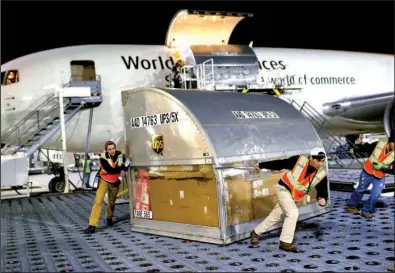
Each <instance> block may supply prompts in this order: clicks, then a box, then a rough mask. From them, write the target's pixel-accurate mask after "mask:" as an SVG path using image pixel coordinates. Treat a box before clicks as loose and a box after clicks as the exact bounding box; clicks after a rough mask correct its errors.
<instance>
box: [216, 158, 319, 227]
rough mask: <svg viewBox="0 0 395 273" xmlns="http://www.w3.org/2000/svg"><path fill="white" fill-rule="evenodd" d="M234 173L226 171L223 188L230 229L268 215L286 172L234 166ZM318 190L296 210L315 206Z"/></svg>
mask: <svg viewBox="0 0 395 273" xmlns="http://www.w3.org/2000/svg"><path fill="white" fill-rule="evenodd" d="M232 167H233V168H234V169H233V170H232V171H231V169H232V168H231V167H229V169H224V170H223V174H222V177H224V185H225V188H226V192H227V204H226V212H227V226H231V225H237V224H241V223H245V222H249V221H253V220H256V219H260V218H264V217H267V216H268V215H269V213H270V212H271V211H272V209H273V208H274V206H275V205H276V203H277V195H276V186H277V184H278V181H279V180H280V179H281V176H282V175H283V174H284V172H285V170H283V171H271V172H270V171H264V172H262V173H260V171H258V170H248V169H237V168H238V167H240V164H233V165H232ZM316 194H317V192H316V190H315V189H314V188H313V189H312V191H311V192H310V193H309V194H308V195H306V196H305V197H304V198H303V199H302V200H300V201H299V202H297V203H296V205H297V207H303V206H305V205H308V204H312V203H316V202H317V200H316Z"/></svg>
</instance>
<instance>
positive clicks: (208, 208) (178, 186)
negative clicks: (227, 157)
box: [133, 165, 219, 227]
mask: <svg viewBox="0 0 395 273" xmlns="http://www.w3.org/2000/svg"><path fill="white" fill-rule="evenodd" d="M135 173H136V174H137V175H136V179H135V181H136V185H134V188H135V189H136V193H135V198H133V199H134V205H133V208H134V210H135V209H141V206H140V205H139V204H140V203H141V202H142V201H141V200H142V198H141V196H143V195H144V191H142V189H143V188H144V187H142V186H141V185H140V184H141V183H142V182H143V181H142V179H140V178H139V177H138V172H135ZM148 187H149V207H145V208H144V209H145V210H149V211H151V212H152V220H156V221H163V222H173V223H179V224H190V225H199V226H209V227H218V226H219V221H218V202H217V190H216V177H215V175H214V172H213V168H212V166H207V165H206V166H198V167H197V166H193V167H192V166H171V167H166V166H161V167H160V168H155V167H152V168H151V169H150V171H149V172H148ZM139 189H140V190H139ZM144 209H143V210H144Z"/></svg>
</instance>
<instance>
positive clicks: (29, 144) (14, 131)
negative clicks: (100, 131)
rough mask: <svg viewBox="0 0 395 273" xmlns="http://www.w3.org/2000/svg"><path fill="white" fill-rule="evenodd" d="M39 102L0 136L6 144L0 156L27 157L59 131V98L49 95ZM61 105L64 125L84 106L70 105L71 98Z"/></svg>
mask: <svg viewBox="0 0 395 273" xmlns="http://www.w3.org/2000/svg"><path fill="white" fill-rule="evenodd" d="M40 101H41V103H40V104H39V105H38V106H37V107H36V108H35V109H34V110H32V111H31V112H30V113H29V114H28V115H26V116H25V117H24V118H22V119H21V120H20V121H19V122H18V123H17V124H15V125H13V126H12V127H11V128H10V129H9V130H8V131H6V132H5V133H4V134H3V135H2V136H1V139H2V142H4V143H7V145H5V146H4V147H3V148H2V149H1V154H2V155H14V154H16V153H18V152H23V153H24V155H25V156H26V157H28V156H30V155H31V154H33V153H34V152H35V151H37V150H38V149H39V148H40V147H41V146H42V145H43V144H44V143H45V142H47V141H48V140H49V139H50V138H51V137H52V136H53V135H54V134H55V133H56V132H58V131H59V130H60V127H61V125H60V122H59V115H60V109H59V98H58V97H56V96H55V94H50V95H45V96H43V97H42V98H41V99H40ZM63 105H64V114H65V124H67V123H68V122H69V121H70V120H71V119H72V118H73V117H74V116H75V115H76V114H77V113H78V112H79V111H80V110H81V108H82V107H83V106H84V104H82V103H79V104H76V103H72V99H71V98H64V100H63ZM32 128H35V129H34V130H32Z"/></svg>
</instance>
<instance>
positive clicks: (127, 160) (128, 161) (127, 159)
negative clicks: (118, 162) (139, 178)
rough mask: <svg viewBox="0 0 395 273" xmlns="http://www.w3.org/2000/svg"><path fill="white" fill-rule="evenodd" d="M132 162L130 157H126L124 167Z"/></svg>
mask: <svg viewBox="0 0 395 273" xmlns="http://www.w3.org/2000/svg"><path fill="white" fill-rule="evenodd" d="M130 164H132V159H131V158H130V157H126V160H125V167H126V168H128V167H129V166H130Z"/></svg>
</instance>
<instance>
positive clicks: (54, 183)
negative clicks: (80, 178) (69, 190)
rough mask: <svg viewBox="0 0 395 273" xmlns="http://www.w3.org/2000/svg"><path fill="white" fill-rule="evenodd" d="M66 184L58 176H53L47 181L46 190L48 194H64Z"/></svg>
mask: <svg viewBox="0 0 395 273" xmlns="http://www.w3.org/2000/svg"><path fill="white" fill-rule="evenodd" d="M65 186H66V183H65V182H64V181H63V179H62V178H61V177H59V176H55V177H54V178H52V179H51V180H50V181H49V184H48V188H49V191H50V192H58V193H59V192H64V188H65Z"/></svg>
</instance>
